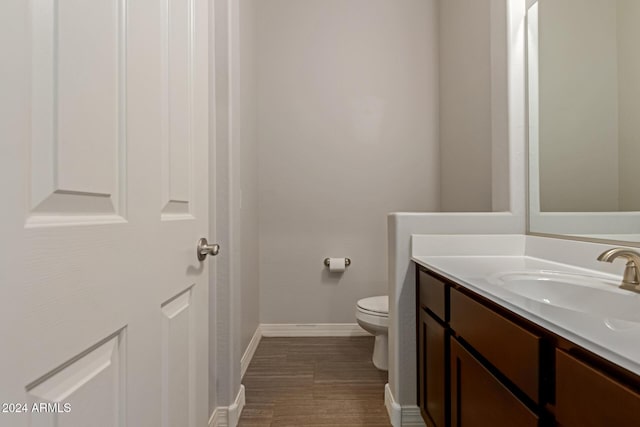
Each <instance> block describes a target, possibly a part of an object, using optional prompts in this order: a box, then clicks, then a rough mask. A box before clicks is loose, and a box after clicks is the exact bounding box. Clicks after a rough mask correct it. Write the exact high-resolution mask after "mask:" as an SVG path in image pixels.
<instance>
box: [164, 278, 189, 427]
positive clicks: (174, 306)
mask: <svg viewBox="0 0 640 427" xmlns="http://www.w3.org/2000/svg"><path fill="white" fill-rule="evenodd" d="M191 291H192V290H191V289H188V290H187V291H185V292H183V293H181V294H180V295H178V296H176V297H175V298H173V299H172V300H170V301H168V302H166V303H165V304H163V305H162V314H163V318H162V372H163V378H162V408H163V414H162V427H193V426H195V414H194V413H193V410H194V409H195V408H194V407H193V406H192V405H191V403H192V400H191V399H190V396H193V395H194V394H195V392H196V390H195V389H194V386H195V382H194V376H195V373H196V366H195V365H194V359H193V356H194V355H195V353H194V351H195V349H194V347H193V345H194V335H195V331H194V320H195V317H194V313H193V305H192V304H191V293H192V292H191Z"/></svg>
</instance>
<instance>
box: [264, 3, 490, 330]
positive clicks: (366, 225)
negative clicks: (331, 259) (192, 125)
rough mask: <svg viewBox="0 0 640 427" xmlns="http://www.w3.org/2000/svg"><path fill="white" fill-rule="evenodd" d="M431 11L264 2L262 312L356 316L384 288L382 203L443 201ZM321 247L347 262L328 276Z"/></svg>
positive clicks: (276, 317) (428, 206)
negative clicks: (336, 273) (364, 301)
mask: <svg viewBox="0 0 640 427" xmlns="http://www.w3.org/2000/svg"><path fill="white" fill-rule="evenodd" d="M435 17H436V14H435V11H434V1H432V0H427V1H425V0H403V1H401V2H396V1H388V0H349V1H344V0H307V1H302V2H301V1H297V0H262V1H260V2H258V3H257V9H256V34H255V36H256V38H255V40H256V46H255V49H256V53H257V61H256V65H257V90H258V92H257V93H258V96H257V108H258V135H259V139H260V140H259V159H260V162H259V194H260V200H259V212H260V223H259V233H260V267H259V268H260V319H261V322H262V323H352V322H354V321H355V318H354V308H355V303H356V301H357V300H358V299H359V298H363V297H366V296H371V295H377V294H385V293H386V292H387V262H386V260H387V255H386V252H387V241H386V215H387V213H388V212H392V211H420V212H429V211H437V210H438V209H439V206H438V200H439V166H438V160H439V153H438V150H439V144H438V116H437V102H436V100H437V99H438V75H437V72H438V70H437V61H438V59H437V46H436V40H437V26H436V25H435V24H436V23H435ZM489 185H490V184H489ZM327 256H348V257H350V258H352V260H353V265H352V266H351V267H349V268H348V269H347V271H346V272H345V273H344V275H342V276H331V275H328V274H327V270H326V269H325V268H324V266H323V264H322V261H323V259H324V257H327Z"/></svg>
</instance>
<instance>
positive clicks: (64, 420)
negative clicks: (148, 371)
mask: <svg viewBox="0 0 640 427" xmlns="http://www.w3.org/2000/svg"><path fill="white" fill-rule="evenodd" d="M124 336H125V333H124V330H123V331H119V332H118V333H117V334H116V335H114V336H112V337H109V338H107V339H106V340H105V341H103V342H102V343H100V344H98V345H97V346H95V347H94V348H91V349H89V350H88V351H86V352H84V353H83V354H81V355H79V356H78V357H77V358H74V359H72V360H70V361H69V362H67V363H66V364H64V365H63V366H61V367H59V368H58V369H56V370H55V373H54V374H53V375H52V376H49V377H44V378H42V379H39V380H36V381H35V382H34V383H33V384H31V385H29V386H27V394H28V395H29V398H28V402H29V407H30V408H29V411H30V413H29V415H30V417H31V425H32V426H41V427H67V426H80V425H83V424H82V422H83V420H86V419H88V418H93V419H94V420H95V422H94V423H93V424H92V425H93V426H96V427H98V426H105V427H107V426H109V427H112V426H120V425H124V421H125V408H126V401H125V389H124V380H125V378H126V373H125V367H126V360H125V358H126V351H125V348H124V346H125V340H124ZM51 404H53V406H52V405H51ZM40 411H42V412H40ZM87 412H90V413H87Z"/></svg>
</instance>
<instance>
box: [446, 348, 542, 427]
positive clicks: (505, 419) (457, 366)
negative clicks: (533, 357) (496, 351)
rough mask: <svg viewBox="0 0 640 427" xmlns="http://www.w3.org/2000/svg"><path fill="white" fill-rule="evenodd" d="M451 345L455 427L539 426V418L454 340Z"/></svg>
mask: <svg viewBox="0 0 640 427" xmlns="http://www.w3.org/2000/svg"><path fill="white" fill-rule="evenodd" d="M450 345H451V418H452V426H454V427H474V426H478V427H486V426H491V427H514V426H518V427H534V426H538V424H539V418H538V416H537V415H536V414H535V413H534V412H532V411H531V410H530V409H529V408H527V406H525V405H524V404H523V403H522V402H521V401H520V400H519V399H518V398H517V397H516V396H515V395H513V394H512V393H511V392H510V391H509V389H507V388H506V387H505V386H504V385H502V384H501V383H500V382H499V381H498V379H497V378H495V377H494V376H493V375H492V374H491V372H489V371H488V370H487V369H486V368H485V367H484V366H483V365H482V364H481V363H480V362H479V361H478V360H477V359H476V358H475V357H473V356H472V355H471V354H470V353H469V352H468V351H467V350H466V349H465V348H464V347H462V346H461V345H460V343H458V341H457V340H455V339H451V340H450Z"/></svg>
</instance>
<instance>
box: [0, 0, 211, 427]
mask: <svg viewBox="0 0 640 427" xmlns="http://www.w3.org/2000/svg"><path fill="white" fill-rule="evenodd" d="M207 7H208V6H207V2H206V0H3V1H2V2H0V52H1V54H2V56H1V57H0V61H1V66H0V144H1V148H0V150H1V152H0V190H1V191H0V206H1V207H0V209H1V210H0V215H1V217H0V238H1V240H0V405H2V406H1V407H0V426H2V427H5V426H6V427H22V426H51V427H53V426H56V427H71V426H74V427H100V426H105V427H106V426H110V427H111V426H130V427H156V426H163V427H195V426H205V425H206V423H207V366H208V361H207V348H208V345H207V336H208V335H207V300H208V279H207V278H208V273H207V268H208V264H211V263H212V260H211V259H207V260H205V261H204V262H200V261H198V259H197V257H196V243H197V240H198V239H199V238H200V237H210V236H207V231H208V229H207V224H208V218H207V215H208V212H207V206H208V197H209V195H208V186H207V179H208V171H207V143H208V136H207V133H208V126H207V72H208V70H207V67H208V65H207V32H208V30H207V15H208V14H207ZM41 404H44V405H41Z"/></svg>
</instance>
